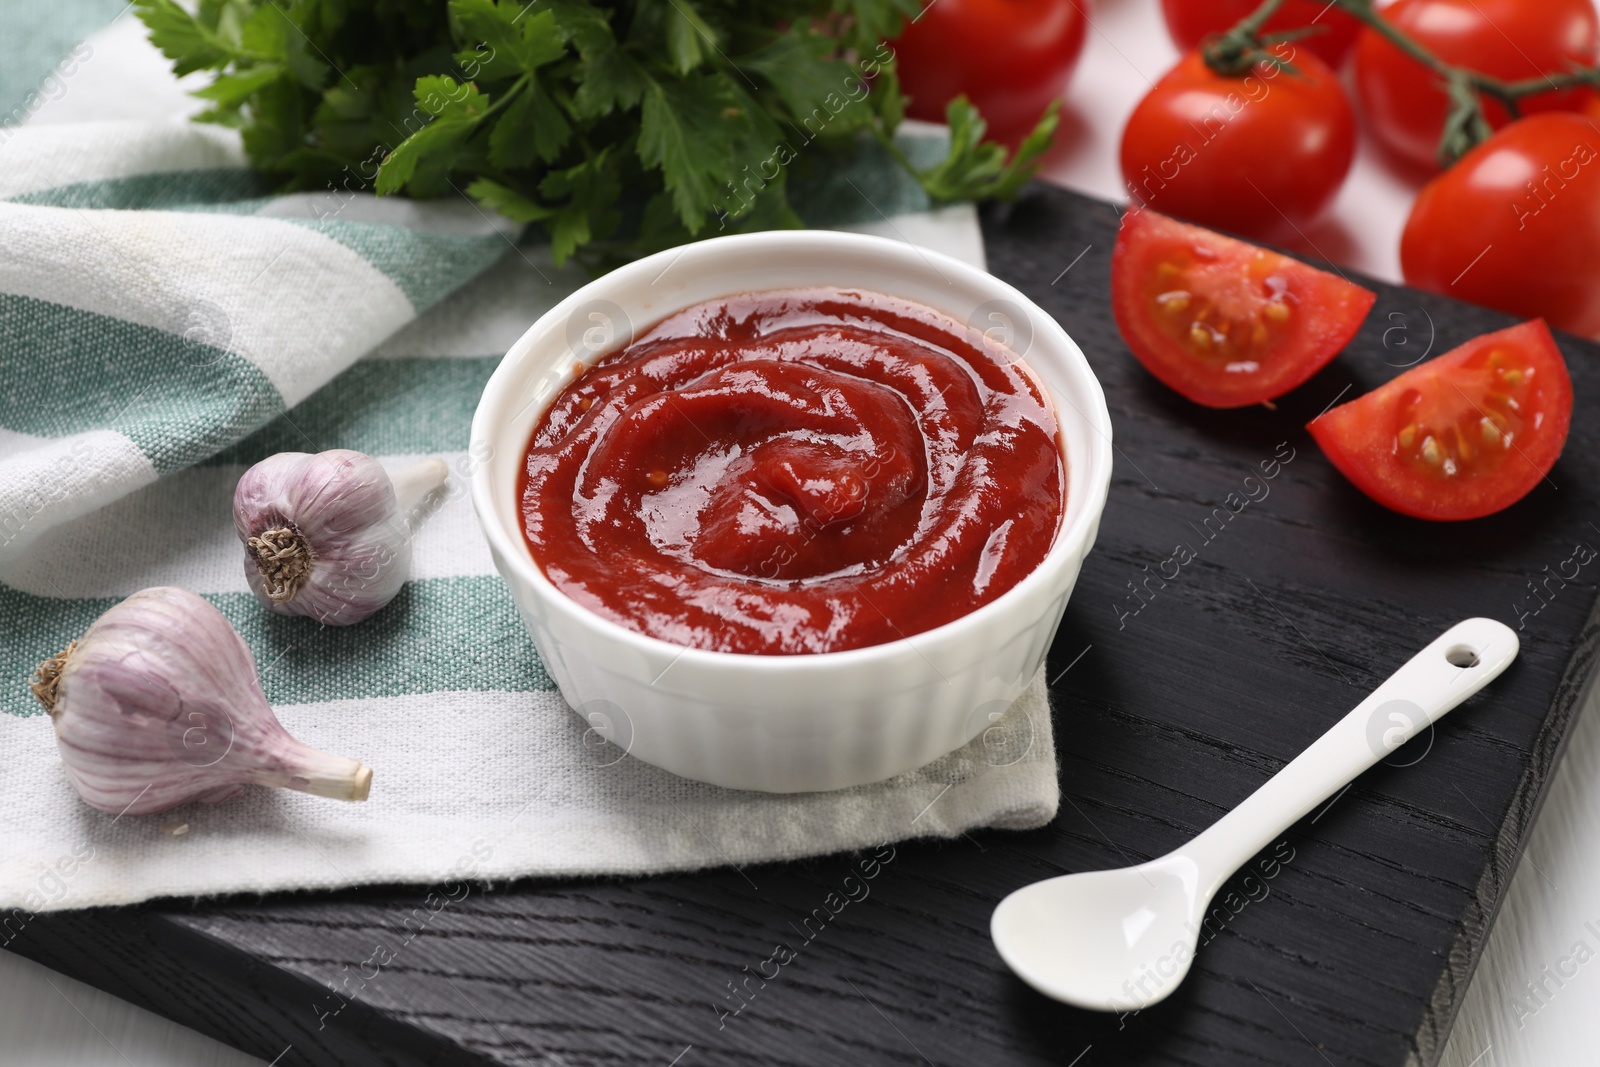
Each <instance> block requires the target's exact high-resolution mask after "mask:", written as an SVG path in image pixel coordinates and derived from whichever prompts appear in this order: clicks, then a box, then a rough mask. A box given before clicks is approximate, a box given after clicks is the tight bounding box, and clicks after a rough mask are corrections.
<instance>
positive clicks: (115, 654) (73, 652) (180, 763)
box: [34, 587, 372, 815]
mask: <svg viewBox="0 0 1600 1067" xmlns="http://www.w3.org/2000/svg"><path fill="white" fill-rule="evenodd" d="M47 668H48V670H47ZM57 668H58V669H59V673H56V669H57ZM39 677H41V678H47V677H48V678H50V679H51V682H50V683H48V684H45V685H39V684H36V685H35V687H34V691H35V693H36V694H37V695H38V696H39V699H40V701H41V702H42V703H43V704H44V705H45V708H46V710H47V711H49V712H50V716H51V718H52V719H53V720H54V722H55V728H56V743H57V745H58V747H59V748H60V750H61V760H62V762H63V763H64V764H65V765H66V769H67V776H68V777H69V778H70V779H71V780H72V784H73V786H74V787H75V788H76V789H77V791H78V795H79V796H81V797H82V798H83V799H84V800H85V801H86V802H87V803H88V804H89V805H90V806H91V807H95V808H99V809H100V810H101V811H107V812H111V813H113V814H116V815H124V814H126V815H143V814H147V813H150V812H157V811H165V810H166V809H168V808H171V807H173V806H175V805H178V804H182V803H185V802H186V801H191V800H205V801H210V802H216V801H220V800H227V799H228V798H229V797H232V796H235V795H236V794H238V793H239V792H240V791H241V790H242V789H243V788H244V787H245V786H246V785H249V784H255V785H264V786H276V787H280V788H285V789H298V790H300V791H302V792H306V793H315V794H317V795H318V796H325V797H334V798H336V799H340V800H365V799H366V798H367V792H368V790H369V789H370V787H371V783H372V771H371V769H370V768H368V767H365V766H363V765H362V764H361V763H360V761H358V760H353V759H345V758H342V757H339V756H332V755H329V754H328V753H326V752H320V751H318V750H317V749H314V748H312V747H311V746H309V745H306V744H304V743H302V742H300V741H297V740H295V738H293V737H292V736H290V734H289V732H288V731H287V730H285V729H284V728H283V725H282V724H281V723H280V722H278V719H277V716H275V715H274V714H273V713H272V708H271V706H269V705H268V704H267V698H266V696H265V694H263V693H262V691H261V682H260V681H259V680H258V678H257V676H256V664H255V659H254V658H253V657H252V656H251V655H250V649H249V648H248V647H247V646H246V645H245V643H244V640H243V639H242V638H240V637H239V635H238V634H237V633H236V632H235V631H234V629H233V626H232V625H231V624H229V622H228V620H227V618H225V617H224V616H223V614H222V612H220V611H218V610H217V609H216V608H215V607H213V606H212V605H211V603H210V602H209V601H207V600H204V599H202V598H201V597H198V596H196V595H195V594H193V593H190V592H188V591H186V590H183V589H175V588H171V587H157V588H153V589H145V590H143V591H141V592H138V593H135V594H133V595H132V596H130V597H129V598H128V599H126V600H124V601H123V602H122V603H120V604H118V605H116V606H115V607H113V608H111V609H110V610H109V611H107V612H106V613H105V614H104V615H102V616H100V618H98V619H96V620H95V622H94V624H93V625H92V626H90V627H89V631H88V632H87V633H86V634H84V635H83V637H82V638H80V639H79V640H78V641H77V642H75V643H74V645H73V646H72V647H71V648H69V649H68V651H67V652H65V653H63V655H62V656H60V657H57V658H56V659H55V660H53V661H47V663H46V664H44V665H42V666H41V667H40V670H39Z"/></svg>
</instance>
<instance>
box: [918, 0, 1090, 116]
mask: <svg viewBox="0 0 1600 1067" xmlns="http://www.w3.org/2000/svg"><path fill="white" fill-rule="evenodd" d="M1088 3H1089V0H934V2H932V3H930V4H928V6H926V7H924V8H923V10H922V14H921V15H919V16H918V17H917V18H916V20H915V21H912V20H907V22H906V28H905V32H904V33H902V34H901V35H900V38H899V39H898V40H897V41H895V42H894V43H893V47H894V50H895V56H896V58H897V59H898V61H899V63H898V69H899V72H900V84H901V87H902V88H903V89H904V90H905V92H906V95H907V96H909V97H910V98H911V99H910V103H909V104H908V106H907V108H906V113H907V114H909V115H910V116H911V117H912V118H918V119H927V120H929V121H930V122H943V121H944V107H945V105H946V104H948V103H949V102H950V101H951V100H952V99H954V98H955V97H957V96H959V95H961V94H962V93H965V94H966V96H967V99H968V100H971V101H972V103H973V105H974V106H976V107H977V109H978V110H979V111H980V112H982V113H983V117H984V118H985V119H986V120H987V121H988V123H989V135H990V137H991V139H993V140H997V141H1002V142H1007V143H1011V144H1015V143H1016V142H1018V141H1020V140H1022V138H1023V137H1025V136H1027V134H1028V131H1029V130H1031V129H1033V126H1034V124H1035V123H1037V122H1038V121H1039V116H1040V115H1042V114H1043V113H1044V109H1045V108H1047V107H1049V106H1050V104H1051V103H1052V102H1054V101H1055V100H1058V99H1060V97H1061V94H1062V93H1063V92H1064V91H1065V90H1066V87H1067V80H1068V79H1069V78H1071V77H1072V70H1073V68H1074V67H1076V66H1077V65H1078V54H1079V53H1080V52H1082V51H1083V38H1084V31H1085V30H1086V28H1087V27H1088V24H1089V20H1088V18H1087V16H1086V15H1085V9H1086V7H1087V5H1088Z"/></svg>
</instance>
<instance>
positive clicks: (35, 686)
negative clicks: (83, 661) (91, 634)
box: [28, 641, 78, 716]
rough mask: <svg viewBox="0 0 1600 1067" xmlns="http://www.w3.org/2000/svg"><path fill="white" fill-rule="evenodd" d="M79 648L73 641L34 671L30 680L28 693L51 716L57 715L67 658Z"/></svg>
mask: <svg viewBox="0 0 1600 1067" xmlns="http://www.w3.org/2000/svg"><path fill="white" fill-rule="evenodd" d="M77 647H78V642H76V641H73V642H71V643H69V644H68V645H67V647H66V648H64V649H62V650H61V651H60V652H57V653H56V654H55V655H53V656H51V657H50V658H49V659H47V660H45V661H44V662H43V663H41V664H39V665H38V666H37V667H35V668H34V669H33V677H32V678H29V679H28V691H29V692H31V693H32V694H33V696H34V699H35V700H37V701H38V702H39V703H40V704H43V705H44V710H45V711H46V712H48V713H49V714H50V715H51V716H54V715H55V713H56V700H57V699H58V698H59V697H60V695H61V694H60V687H61V672H62V671H64V670H66V667H67V657H69V656H71V655H72V653H73V651H74V650H76V649H77Z"/></svg>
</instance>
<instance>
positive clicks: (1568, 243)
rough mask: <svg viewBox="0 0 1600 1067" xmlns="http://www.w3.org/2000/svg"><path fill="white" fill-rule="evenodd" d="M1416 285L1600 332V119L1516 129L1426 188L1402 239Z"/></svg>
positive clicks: (1403, 263) (1540, 120)
mask: <svg viewBox="0 0 1600 1067" xmlns="http://www.w3.org/2000/svg"><path fill="white" fill-rule="evenodd" d="M1400 268H1401V270H1402V271H1403V272H1404V274H1405V279H1406V281H1407V282H1409V283H1410V284H1412V285H1415V286H1419V287H1420V288H1423V289H1431V290H1432V291H1434V292H1436V293H1444V294H1445V295H1447V296H1453V297H1457V298H1459V299H1461V300H1470V301H1472V302H1473V303H1475V304H1485V305H1488V306H1489V307H1496V308H1500V309H1501V310H1503V311H1509V312H1511V313H1513V314H1516V315H1527V316H1535V315H1537V316H1541V317H1543V318H1545V319H1547V320H1549V321H1550V323H1551V324H1552V325H1554V326H1556V327H1559V328H1560V329H1563V330H1571V331H1572V332H1573V333H1580V334H1586V335H1593V334H1597V333H1600V120H1596V119H1590V118H1586V117H1584V116H1582V115H1574V114H1570V113H1566V112H1551V113H1546V114H1543V115H1530V116H1528V117H1527V118H1525V119H1521V120H1519V121H1517V122H1513V123H1512V124H1511V125H1509V126H1507V127H1506V128H1505V129H1503V130H1501V131H1499V132H1498V133H1496V134H1495V135H1494V136H1492V137H1490V138H1489V139H1488V140H1487V141H1485V142H1484V143H1483V144H1481V145H1479V146H1478V147H1476V148H1474V149H1473V150H1472V151H1470V152H1468V153H1467V154H1466V155H1465V156H1463V157H1461V159H1460V160H1459V161H1457V163H1456V164H1455V166H1453V167H1451V168H1450V169H1449V170H1447V171H1445V172H1444V173H1443V174H1441V175H1439V176H1438V177H1436V178H1434V179H1433V180H1432V181H1431V182H1429V183H1428V184H1427V185H1425V186H1423V188H1422V192H1421V193H1420V194H1418V196H1417V200H1416V203H1414V204H1413V205H1412V207H1411V216H1410V217H1409V218H1408V219H1407V220H1406V228H1405V230H1404V232H1403V233H1402V234H1401V236H1400Z"/></svg>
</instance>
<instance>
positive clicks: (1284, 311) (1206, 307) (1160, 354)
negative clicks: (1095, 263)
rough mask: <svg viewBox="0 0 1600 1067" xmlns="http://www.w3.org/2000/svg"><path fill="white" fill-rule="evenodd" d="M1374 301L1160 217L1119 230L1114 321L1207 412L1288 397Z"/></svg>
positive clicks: (1312, 271) (1128, 219)
mask: <svg viewBox="0 0 1600 1067" xmlns="http://www.w3.org/2000/svg"><path fill="white" fill-rule="evenodd" d="M1375 299H1377V297H1376V295H1375V294H1373V293H1371V292H1368V291H1367V290H1365V289H1363V288H1361V287H1360V286H1358V285H1352V284H1351V283H1350V282H1347V281H1345V280H1344V279H1343V278H1340V277H1338V276H1336V275H1333V274H1327V273H1325V272H1323V271H1320V270H1317V269H1316V268H1314V267H1308V266H1307V265H1306V264H1304V263H1301V262H1300V261H1299V260H1297V259H1290V258H1289V257H1288V256H1285V255H1281V254H1279V253H1277V252H1269V251H1268V250H1266V249H1265V248H1257V247H1256V246H1255V245H1252V244H1247V243H1245V242H1244V241H1239V240H1235V239H1234V238H1232V237H1224V236H1223V235H1222V234H1220V233H1212V232H1211V231H1210V230H1203V229H1201V228H1200V227H1198V226H1190V225H1188V224H1186V223H1182V222H1179V221H1177V220H1176V219H1169V218H1167V217H1166V216H1164V215H1158V214H1156V213H1155V212H1154V211H1150V210H1148V209H1146V210H1143V211H1141V210H1137V209H1131V210H1129V211H1128V213H1127V214H1126V215H1124V216H1123V218H1122V230H1121V231H1120V232H1119V233H1118V234H1117V246H1116V248H1115V249H1114V250H1113V252H1112V254H1111V310H1112V313H1113V314H1115V315H1116V318H1117V327H1118V329H1120V330H1121V331H1122V338H1123V340H1124V341H1126V342H1127V343H1128V348H1129V350H1130V351H1132V352H1133V354H1134V355H1135V356H1137V357H1138V359H1139V362H1140V363H1143V364H1144V365H1145V367H1146V369H1148V370H1149V371H1150V373H1151V374H1154V375H1155V376H1156V377H1157V378H1159V379H1161V380H1162V381H1163V382H1165V383H1166V384H1167V385H1170V386H1171V387H1172V388H1174V389H1176V390H1177V391H1178V392H1180V393H1182V394H1183V395H1184V396H1186V397H1188V398H1189V399H1190V400H1193V401H1195V402H1196V403H1199V404H1204V405H1206V406H1207V407H1214V408H1232V407H1241V406H1243V405H1245V404H1259V403H1261V402H1262V401H1266V400H1271V399H1272V398H1273V397H1277V396H1282V395H1283V394H1284V393H1287V392H1288V391H1289V390H1291V389H1293V388H1294V387H1295V386H1297V385H1299V384H1300V383H1301V382H1303V381H1305V380H1306V379H1307V378H1309V377H1311V376H1312V375H1313V374H1315V373H1316V372H1317V371H1319V370H1321V369H1322V368H1323V367H1324V366H1326V365H1327V363H1328V361H1329V360H1331V359H1332V358H1333V357H1334V356H1336V355H1338V354H1339V350H1340V349H1341V348H1343V347H1344V346H1345V343H1346V342H1347V341H1349V340H1350V338H1351V337H1352V336H1354V334H1355V332H1356V330H1358V329H1360V328H1361V321H1362V320H1363V319H1365V318H1366V317H1367V312H1368V311H1369V310H1370V309H1371V308H1372V302H1373V301H1374V300H1375Z"/></svg>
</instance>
